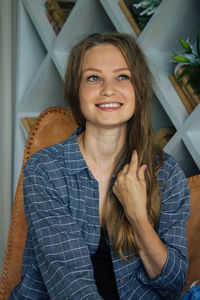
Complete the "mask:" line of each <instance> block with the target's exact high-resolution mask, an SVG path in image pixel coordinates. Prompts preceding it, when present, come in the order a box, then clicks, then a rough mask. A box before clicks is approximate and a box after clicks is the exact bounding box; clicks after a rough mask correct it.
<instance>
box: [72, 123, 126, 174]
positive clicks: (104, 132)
mask: <svg viewBox="0 0 200 300" xmlns="http://www.w3.org/2000/svg"><path fill="white" fill-rule="evenodd" d="M125 141H126V126H123V127H118V128H113V129H105V128H95V129H94V128H93V129H91V128H87V126H86V129H85V131H84V132H83V133H82V134H81V135H80V136H79V137H78V142H79V146H80V150H81V152H82V154H83V156H84V158H85V160H86V162H87V163H88V162H89V165H92V166H93V167H95V168H98V169H101V170H106V169H112V171H114V169H115V167H116V164H117V163H118V161H119V158H120V157H121V155H122V153H123V150H124V145H125Z"/></svg>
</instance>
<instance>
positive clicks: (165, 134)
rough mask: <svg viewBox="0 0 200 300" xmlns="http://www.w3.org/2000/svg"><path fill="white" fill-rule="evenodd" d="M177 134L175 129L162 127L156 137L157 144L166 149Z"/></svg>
mask: <svg viewBox="0 0 200 300" xmlns="http://www.w3.org/2000/svg"><path fill="white" fill-rule="evenodd" d="M175 133H176V129H175V127H161V128H160V129H159V130H158V132H157V133H156V134H155V135H154V140H155V143H156V144H158V145H159V146H161V147H162V148H164V147H165V145H166V144H167V143H168V142H169V140H170V139H171V138H172V136H173V135H174V134H175Z"/></svg>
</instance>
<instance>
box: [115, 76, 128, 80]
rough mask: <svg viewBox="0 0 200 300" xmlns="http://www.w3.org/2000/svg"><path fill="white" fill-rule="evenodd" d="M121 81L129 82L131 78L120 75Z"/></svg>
mask: <svg viewBox="0 0 200 300" xmlns="http://www.w3.org/2000/svg"><path fill="white" fill-rule="evenodd" d="M118 78H119V79H120V80H129V79H130V77H129V76H128V75H119V77H118Z"/></svg>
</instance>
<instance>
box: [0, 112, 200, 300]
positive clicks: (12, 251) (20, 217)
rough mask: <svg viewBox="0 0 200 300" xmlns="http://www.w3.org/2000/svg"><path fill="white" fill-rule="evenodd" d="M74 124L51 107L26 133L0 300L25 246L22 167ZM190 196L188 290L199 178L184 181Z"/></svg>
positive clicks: (198, 240) (197, 273)
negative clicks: (27, 135)
mask: <svg viewBox="0 0 200 300" xmlns="http://www.w3.org/2000/svg"><path fill="white" fill-rule="evenodd" d="M76 128H77V124H76V122H75V121H74V119H73V117H72V114H71V112H70V111H69V110H67V109H65V108H63V107H51V108H48V109H47V110H45V111H44V112H42V113H41V114H40V116H39V117H38V118H37V119H36V121H35V124H34V126H33V128H32V130H31V132H30V135H29V137H28V139H27V142H26V147H25V151H24V160H23V165H22V170H21V174H20V177H19V182H18V186H17V191H16V196H15V199H14V204H13V212H12V217H11V223H10V229H9V235H8V244H7V249H6V253H5V262H4V268H3V273H2V278H1V285H0V300H7V299H8V297H9V294H10V292H11V290H12V289H13V288H14V286H15V285H16V284H17V283H18V282H19V281H20V273H21V263H22V255H23V250H24V246H25V240H26V233H27V223H26V218H25V214H24V203H23V168H24V165H25V163H26V161H27V159H28V158H29V157H30V156H31V155H32V154H33V153H35V152H36V151H38V150H40V149H42V148H44V147H46V146H49V145H52V144H55V143H58V142H60V141H62V140H64V139H66V138H67V137H68V136H69V135H70V134H71V133H72V132H73V131H74V130H75V129H76ZM188 182H189V186H190V194H191V215H190V217H189V221H188V253H189V269H188V274H187V286H186V288H187V289H188V288H189V286H190V285H191V283H192V282H194V281H196V280H200V251H199V249H200V237H199V232H200V175H197V176H193V177H190V178H188Z"/></svg>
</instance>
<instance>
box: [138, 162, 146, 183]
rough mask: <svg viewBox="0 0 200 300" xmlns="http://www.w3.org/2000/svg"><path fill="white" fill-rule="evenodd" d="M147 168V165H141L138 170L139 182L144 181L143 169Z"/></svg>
mask: <svg viewBox="0 0 200 300" xmlns="http://www.w3.org/2000/svg"><path fill="white" fill-rule="evenodd" d="M146 169H147V165H142V166H141V167H140V169H139V171H138V179H139V181H140V182H141V183H143V182H146V181H145V170H146Z"/></svg>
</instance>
